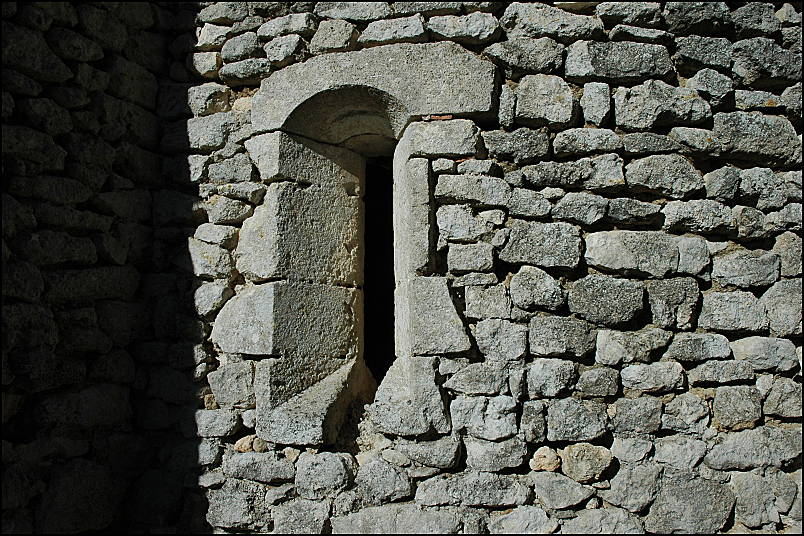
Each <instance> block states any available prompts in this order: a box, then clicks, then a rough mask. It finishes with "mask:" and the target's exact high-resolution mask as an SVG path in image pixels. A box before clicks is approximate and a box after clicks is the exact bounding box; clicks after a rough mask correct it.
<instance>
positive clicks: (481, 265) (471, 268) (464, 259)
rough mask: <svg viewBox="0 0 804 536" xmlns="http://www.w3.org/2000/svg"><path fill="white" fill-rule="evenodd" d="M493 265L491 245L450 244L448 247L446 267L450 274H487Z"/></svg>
mask: <svg viewBox="0 0 804 536" xmlns="http://www.w3.org/2000/svg"><path fill="white" fill-rule="evenodd" d="M493 265H494V256H493V249H492V245H491V244H484V243H482V244H452V245H450V247H449V252H448V254H447V266H449V270H450V271H451V272H456V273H460V272H475V271H480V272H487V271H489V270H491V269H492V268H493Z"/></svg>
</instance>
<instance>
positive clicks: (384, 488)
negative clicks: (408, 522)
mask: <svg viewBox="0 0 804 536" xmlns="http://www.w3.org/2000/svg"><path fill="white" fill-rule="evenodd" d="M355 484H356V485H357V493H358V495H359V496H360V497H361V498H362V499H363V500H364V501H365V502H366V503H367V504H370V505H380V504H383V503H386V502H393V501H398V500H400V499H404V498H405V497H409V496H410V495H412V494H413V488H412V486H411V482H410V478H408V475H407V473H406V472H405V471H404V470H402V469H399V468H398V467H395V466H393V465H391V464H390V463H388V462H386V461H385V460H383V459H381V458H373V459H372V460H371V461H369V462H367V463H364V464H363V465H361V466H360V470H359V471H358V472H357V478H356V479H355Z"/></svg>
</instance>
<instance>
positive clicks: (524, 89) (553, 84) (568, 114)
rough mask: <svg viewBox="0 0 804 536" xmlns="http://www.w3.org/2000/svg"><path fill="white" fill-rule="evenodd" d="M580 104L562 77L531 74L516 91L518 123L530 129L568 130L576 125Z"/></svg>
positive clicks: (523, 79) (524, 78) (521, 82)
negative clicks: (545, 127)
mask: <svg viewBox="0 0 804 536" xmlns="http://www.w3.org/2000/svg"><path fill="white" fill-rule="evenodd" d="M577 104H578V103H577V99H576V97H575V95H574V94H573V92H572V89H571V88H570V86H569V85H568V84H567V83H566V82H565V81H564V80H563V79H561V78H560V77H558V76H554V75H550V74H532V75H527V76H525V77H523V78H522V80H521V81H520V83H519V86H517V89H516V121H517V122H518V123H520V124H523V125H526V126H530V127H540V126H547V127H548V128H552V129H560V128H565V127H568V126H572V124H573V123H574V122H575V118H576V116H577V111H578V106H577Z"/></svg>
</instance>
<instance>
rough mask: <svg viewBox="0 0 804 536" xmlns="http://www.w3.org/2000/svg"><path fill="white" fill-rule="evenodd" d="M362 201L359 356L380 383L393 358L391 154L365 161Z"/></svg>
mask: <svg viewBox="0 0 804 536" xmlns="http://www.w3.org/2000/svg"><path fill="white" fill-rule="evenodd" d="M363 201H364V207H365V208H364V212H363V213H364V215H365V218H364V240H363V246H364V249H363V259H364V260H363V281H364V282H363V304H364V308H363V311H364V312H363V315H364V322H363V326H364V332H363V342H364V346H363V348H364V351H363V356H364V359H365V361H366V365H367V366H368V368H369V370H370V371H371V373H372V374H373V375H374V379H375V380H377V383H380V382H381V381H382V379H383V377H384V376H385V373H386V372H387V371H388V369H389V368H390V366H391V364H392V363H393V362H394V359H395V355H394V227H393V166H392V159H391V158H371V159H369V160H368V162H367V163H366V181H365V189H364V195H363Z"/></svg>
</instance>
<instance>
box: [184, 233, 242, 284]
mask: <svg viewBox="0 0 804 536" xmlns="http://www.w3.org/2000/svg"><path fill="white" fill-rule="evenodd" d="M188 252H189V254H190V261H191V263H192V267H193V273H194V274H195V275H197V276H199V277H207V278H223V279H228V278H229V277H230V276H231V275H232V273H233V272H234V264H233V263H232V257H231V255H230V254H229V252H228V251H227V250H225V249H223V248H222V247H220V246H216V245H214V244H208V243H206V242H202V241H200V240H196V239H195V238H189V239H188Z"/></svg>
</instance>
